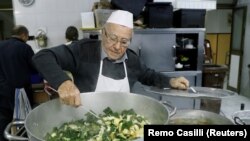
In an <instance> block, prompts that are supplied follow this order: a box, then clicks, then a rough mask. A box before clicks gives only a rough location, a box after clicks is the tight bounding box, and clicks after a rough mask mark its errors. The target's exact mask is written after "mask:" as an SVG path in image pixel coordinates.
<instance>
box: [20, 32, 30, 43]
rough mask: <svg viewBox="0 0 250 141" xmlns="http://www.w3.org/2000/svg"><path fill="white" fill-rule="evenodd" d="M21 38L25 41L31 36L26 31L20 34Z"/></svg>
mask: <svg viewBox="0 0 250 141" xmlns="http://www.w3.org/2000/svg"><path fill="white" fill-rule="evenodd" d="M20 38H21V39H22V40H23V41H24V42H27V40H28V38H29V36H28V35H27V34H25V33H22V34H21V35H20Z"/></svg>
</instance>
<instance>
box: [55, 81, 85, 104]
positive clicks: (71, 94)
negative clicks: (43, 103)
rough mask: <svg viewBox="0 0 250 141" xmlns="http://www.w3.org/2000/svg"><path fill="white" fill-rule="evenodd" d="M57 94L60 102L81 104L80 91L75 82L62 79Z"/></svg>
mask: <svg viewBox="0 0 250 141" xmlns="http://www.w3.org/2000/svg"><path fill="white" fill-rule="evenodd" d="M58 94H59V97H60V100H61V102H62V103H64V104H66V105H71V106H75V107H78V106H80V105H81V97H80V91H79V90H78V88H77V87H76V86H75V84H74V83H73V82H72V81H70V80H67V81H64V82H63V83H62V84H61V85H60V86H59V88H58Z"/></svg>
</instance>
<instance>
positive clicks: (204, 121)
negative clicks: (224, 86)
mask: <svg viewBox="0 0 250 141" xmlns="http://www.w3.org/2000/svg"><path fill="white" fill-rule="evenodd" d="M169 124H173V125H178V124H182V125H233V122H232V121H231V120H229V119H228V118H226V117H224V116H222V115H219V114H216V113H213V112H208V111H203V110H189V109H188V110H177V112H176V114H175V115H174V116H172V117H170V119H169Z"/></svg>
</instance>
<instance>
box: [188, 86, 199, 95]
mask: <svg viewBox="0 0 250 141" xmlns="http://www.w3.org/2000/svg"><path fill="white" fill-rule="evenodd" d="M189 89H190V90H192V91H193V92H194V93H195V94H197V93H198V92H197V91H196V90H195V89H194V88H193V87H189Z"/></svg>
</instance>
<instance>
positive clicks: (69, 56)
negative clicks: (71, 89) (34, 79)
mask: <svg viewBox="0 0 250 141" xmlns="http://www.w3.org/2000/svg"><path fill="white" fill-rule="evenodd" d="M32 61H33V64H34V66H35V67H36V69H37V71H38V72H39V73H41V75H42V76H43V77H44V79H45V80H46V81H48V83H49V84H50V85H51V86H52V87H53V88H55V89H58V87H59V86H60V85H61V84H62V83H63V82H64V81H66V80H71V79H70V77H69V76H68V75H67V74H66V73H65V72H64V70H67V71H69V72H72V71H73V68H74V66H75V63H74V56H73V53H72V52H71V51H70V49H69V48H68V46H65V45H61V46H57V47H53V48H50V49H43V50H41V51H39V52H38V53H37V54H35V55H34V57H33V59H32Z"/></svg>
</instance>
